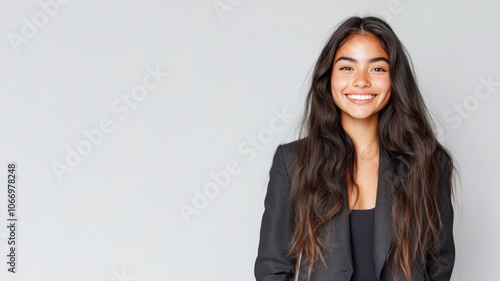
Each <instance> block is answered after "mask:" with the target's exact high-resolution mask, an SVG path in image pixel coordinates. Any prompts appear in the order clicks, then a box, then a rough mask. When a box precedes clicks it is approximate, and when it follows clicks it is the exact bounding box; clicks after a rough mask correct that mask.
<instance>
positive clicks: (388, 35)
mask: <svg viewBox="0 0 500 281" xmlns="http://www.w3.org/2000/svg"><path fill="white" fill-rule="evenodd" d="M363 32H365V33H370V34H372V35H374V36H376V37H377V38H378V40H379V42H380V44H381V46H382V47H383V49H384V50H385V52H386V53H387V54H388V55H389V61H390V78H391V97H390V100H389V102H388V104H387V105H386V106H385V107H384V108H383V109H382V110H381V111H380V112H379V126H378V132H377V134H378V140H379V142H380V144H381V146H382V147H383V148H385V149H386V150H387V152H388V154H389V156H390V159H391V163H393V165H394V167H396V168H395V169H394V170H395V172H396V173H397V174H398V175H399V176H400V177H401V179H402V181H401V182H395V183H394V184H395V190H394V194H393V195H394V201H393V205H392V224H393V233H394V235H393V241H392V246H391V249H390V253H389V255H388V258H387V261H390V262H391V264H392V269H393V272H394V273H395V274H396V272H398V273H401V276H403V279H405V280H409V279H410V278H411V274H412V268H413V265H414V264H415V263H416V262H422V263H423V264H425V261H426V256H427V254H429V253H434V251H435V250H436V249H437V247H438V242H439V235H440V231H442V228H443V226H442V221H441V216H440V213H439V210H438V206H439V198H438V187H439V186H438V185H439V180H440V179H439V176H440V172H441V168H442V167H443V165H442V162H441V161H440V159H441V158H440V157H442V155H443V154H444V156H445V157H446V160H447V161H448V163H449V164H450V171H449V172H450V173H449V175H450V177H449V179H448V180H449V182H450V185H451V182H452V178H453V173H452V172H453V170H454V169H455V168H454V166H453V159H452V157H451V154H450V153H449V152H448V151H447V149H446V148H445V147H443V146H442V145H441V144H440V143H439V141H438V140H437V139H436V136H435V133H434V132H433V130H432V127H431V123H430V122H431V120H432V119H431V118H430V115H429V112H428V110H427V108H426V106H425V103H424V101H423V99H422V95H421V93H420V90H419V88H418V85H417V82H416V80H415V74H414V69H413V65H412V63H411V60H410V57H409V55H408V53H407V51H406V49H405V47H404V46H403V44H402V43H401V42H400V41H399V39H398V37H397V36H396V34H395V33H394V32H393V30H392V29H391V27H390V26H389V25H388V24H387V23H386V22H385V21H383V20H382V19H380V18H377V17H371V16H370V17H350V18H348V19H346V20H344V21H343V22H342V23H341V24H340V25H339V26H338V28H337V29H336V30H335V32H333V34H332V35H331V36H330V38H329V39H328V41H327V42H326V44H325V46H324V48H323V50H322V51H321V54H320V56H319V58H318V60H317V62H316V65H315V67H314V71H313V73H312V77H311V85H310V89H309V92H308V95H307V98H306V102H305V110H304V115H303V116H302V119H301V122H300V125H301V128H300V132H299V135H300V138H301V139H300V140H299V142H298V143H297V145H298V146H297V148H298V153H297V158H296V162H295V163H296V166H295V167H296V173H295V175H294V178H293V181H292V187H291V194H290V219H291V225H292V241H291V247H290V251H289V256H290V257H291V258H293V259H294V260H295V261H297V263H296V270H297V269H298V267H299V263H298V260H299V255H300V253H302V259H305V260H307V261H308V262H309V276H310V274H311V269H312V267H313V264H314V263H315V262H317V261H318V260H319V259H321V260H322V261H323V263H325V261H324V258H323V250H324V248H325V241H324V240H323V239H322V238H321V237H320V234H319V233H320V230H321V229H322V227H324V226H326V225H327V222H328V221H330V220H332V219H334V218H335V217H336V216H337V215H338V214H339V213H340V211H341V210H342V207H343V198H344V195H343V194H344V193H343V189H345V187H346V186H347V183H354V187H355V190H357V191H359V188H358V186H357V185H356V184H355V180H354V172H353V171H355V169H356V163H357V160H356V151H355V146H354V142H353V140H352V139H351V137H350V136H349V135H348V134H347V133H346V132H345V131H344V129H343V127H342V124H341V120H340V109H339V108H338V107H337V106H336V104H335V103H334V101H333V97H332V92H331V83H330V82H331V81H330V79H331V73H332V67H333V59H334V57H335V53H336V52H337V50H338V49H339V47H340V46H342V45H343V44H344V43H345V42H346V41H347V40H349V38H350V36H351V35H354V34H359V33H363ZM356 194H359V192H356ZM452 194H453V192H452ZM325 266H326V264H325Z"/></svg>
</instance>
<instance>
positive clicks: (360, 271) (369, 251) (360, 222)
mask: <svg viewBox="0 0 500 281" xmlns="http://www.w3.org/2000/svg"><path fill="white" fill-rule="evenodd" d="M374 214H375V208H373V209H367V210H352V211H351V213H350V215H349V219H350V223H351V250H352V259H353V266H354V273H353V275H352V277H351V281H376V280H377V277H376V276H375V263H374V261H373V221H374Z"/></svg>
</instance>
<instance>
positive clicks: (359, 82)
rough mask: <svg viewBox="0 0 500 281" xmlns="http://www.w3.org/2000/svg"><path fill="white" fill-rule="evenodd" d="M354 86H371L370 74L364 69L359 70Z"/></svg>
mask: <svg viewBox="0 0 500 281" xmlns="http://www.w3.org/2000/svg"><path fill="white" fill-rule="evenodd" d="M353 86H354V87H358V88H366V87H370V80H369V79H368V75H367V74H366V73H365V72H364V71H361V72H359V73H358V74H357V75H356V77H355V78H354V81H353Z"/></svg>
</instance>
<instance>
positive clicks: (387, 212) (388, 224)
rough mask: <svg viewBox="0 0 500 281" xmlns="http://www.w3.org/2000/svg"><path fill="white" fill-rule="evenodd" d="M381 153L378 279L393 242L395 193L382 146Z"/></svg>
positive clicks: (376, 232)
mask: <svg viewBox="0 0 500 281" xmlns="http://www.w3.org/2000/svg"><path fill="white" fill-rule="evenodd" d="M379 151H380V152H379V171H378V186H377V201H376V204H375V218H374V219H375V221H374V226H373V227H374V229H373V258H374V263H375V274H376V276H377V277H378V278H380V274H381V272H382V268H383V266H384V263H385V260H386V257H387V254H388V253H389V249H390V247H391V242H392V220H391V208H392V198H391V194H392V191H393V188H392V187H393V185H392V180H391V178H390V177H391V171H390V169H389V162H390V159H389V155H388V154H387V151H386V149H385V148H384V147H383V146H382V145H380V150H379Z"/></svg>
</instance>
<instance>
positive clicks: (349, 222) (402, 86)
mask: <svg viewBox="0 0 500 281" xmlns="http://www.w3.org/2000/svg"><path fill="white" fill-rule="evenodd" d="M430 120H431V119H430V118H429V116H428V111H427V109H426V107H425V104H424V101H423V99H422V96H421V94H420V92H419V89H418V86H417V83H416V79H415V75H414V71H413V68H412V66H411V61H410V59H409V56H408V55H407V53H406V49H405V48H404V47H403V45H402V44H401V42H400V41H399V39H398V38H397V36H396V35H395V34H394V32H393V30H392V29H391V28H390V27H389V25H388V24H387V23H386V22H384V21H383V20H381V19H379V18H376V17H364V18H360V17H351V18H349V19H347V20H345V21H344V22H343V23H341V25H340V26H339V27H338V28H337V30H336V31H335V32H334V33H333V34H332V35H331V37H330V38H329V40H328V41H327V43H326V45H325V47H324V48H323V50H322V52H321V54H320V56H319V59H318V61H317V63H316V66H315V68H314V72H313V76H312V82H311V88H310V90H309V93H308V96H307V100H306V110H305V113H304V117H303V118H302V123H301V124H302V128H301V130H300V136H301V138H300V139H299V140H296V141H294V142H290V143H287V144H281V145H279V146H278V148H277V150H276V152H275V155H274V158H273V163H272V167H271V170H270V179H269V184H268V190H267V194H266V198H265V203H264V204H265V211H264V214H263V217H262V225H261V230H260V231H261V232H260V242H259V249H258V256H257V259H256V262H255V277H256V279H257V281H278V280H313V281H322V280H324V281H326V280H330V281H341V280H345V281H358V280H363V281H371V280H383V281H385V280H405V281H407V280H412V281H413V280H422V281H423V280H432V281H435V280H449V279H450V276H451V273H452V270H453V266H454V261H455V246H454V240H453V232H452V230H453V207H452V202H451V198H452V195H453V192H452V184H451V183H452V178H453V174H452V173H453V170H454V169H455V168H454V166H453V159H452V157H451V155H450V153H449V152H448V151H447V150H446V149H445V148H444V147H443V146H442V145H441V144H440V143H439V142H438V141H437V139H436V137H435V134H434V132H433V131H432V128H431V125H430ZM304 131H305V134H304Z"/></svg>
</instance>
